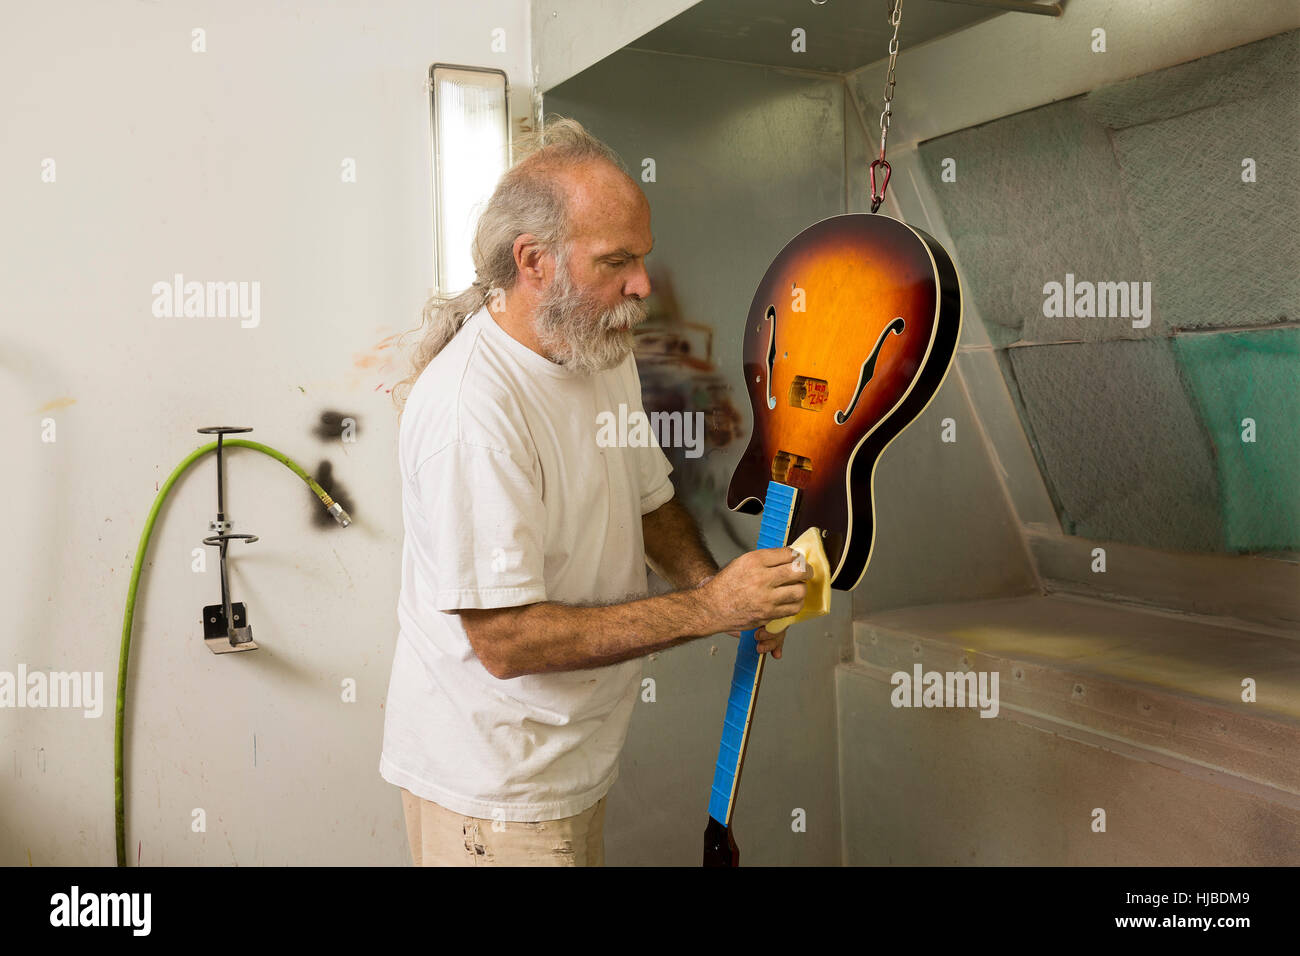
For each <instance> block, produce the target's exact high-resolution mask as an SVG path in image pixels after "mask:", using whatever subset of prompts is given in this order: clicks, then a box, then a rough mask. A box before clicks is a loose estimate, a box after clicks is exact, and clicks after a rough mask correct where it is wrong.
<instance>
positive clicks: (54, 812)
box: [0, 0, 531, 865]
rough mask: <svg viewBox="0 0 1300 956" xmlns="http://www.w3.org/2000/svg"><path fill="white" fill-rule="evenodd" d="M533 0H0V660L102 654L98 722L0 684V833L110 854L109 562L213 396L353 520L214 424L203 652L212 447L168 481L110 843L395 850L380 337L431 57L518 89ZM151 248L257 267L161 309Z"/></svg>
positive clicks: (406, 278) (403, 852)
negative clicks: (226, 529) (217, 444)
mask: <svg viewBox="0 0 1300 956" xmlns="http://www.w3.org/2000/svg"><path fill="white" fill-rule="evenodd" d="M527 17H528V13H527V4H526V3H524V2H523V0H480V2H478V3H475V4H473V5H456V4H449V3H430V2H425V0H382V2H374V3H366V4H364V5H358V4H354V3H341V2H331V3H313V4H290V5H285V4H276V5H266V4H254V3H241V4H223V3H215V2H206V0H201V2H199V3H197V4H189V5H186V6H184V7H183V8H182V7H177V6H174V5H168V4H159V3H131V2H122V0H119V2H111V3H82V4H75V5H73V6H68V5H26V6H20V7H16V8H14V9H12V10H9V11H7V13H6V27H5V29H6V35H7V36H8V37H9V38H10V39H11V41H12V40H16V39H17V38H21V42H10V43H9V44H7V51H6V55H5V57H3V59H0V129H3V130H4V133H3V139H4V149H3V150H0V207H3V208H4V209H5V219H6V225H7V228H6V229H4V230H3V232H2V233H0V259H3V261H4V263H5V268H4V270H3V271H2V272H0V302H3V309H4V321H3V326H2V327H0V401H2V402H3V404H4V407H5V408H6V409H8V414H6V415H5V416H4V420H3V422H2V423H0V429H3V433H2V434H3V444H4V447H5V448H6V449H8V450H9V454H7V455H6V456H5V467H4V471H5V479H4V491H5V494H4V499H5V501H6V513H7V528H6V531H7V538H8V540H7V543H6V553H7V554H8V555H9V556H10V564H9V567H10V568H11V569H12V570H11V572H10V573H9V574H6V575H5V576H4V578H3V580H2V581H0V603H2V604H3V606H4V607H5V609H6V612H5V615H4V617H5V622H6V623H5V625H4V627H3V631H2V636H0V670H4V671H10V672H14V671H16V670H17V668H18V667H19V665H24V666H25V667H26V668H28V669H29V670H33V671H35V670H43V671H49V670H57V671H74V670H75V671H90V672H95V673H101V674H102V675H103V687H104V694H105V695H106V696H107V697H108V701H107V702H106V703H105V704H104V706H103V711H102V715H101V716H99V717H97V718H93V719H92V718H85V717H83V716H82V715H81V712H73V711H70V710H64V709H46V710H30V709H23V710H16V709H3V710H0V807H2V808H3V809H2V810H0V862H3V863H6V864H26V863H27V862H28V861H29V860H30V861H31V862H33V863H35V864H38V865H41V864H45V865H49V864H111V863H112V862H113V861H114V828H113V703H112V695H113V692H114V686H115V683H116V675H117V662H118V650H119V641H120V636H121V629H122V613H123V604H124V601H125V597H126V591H127V579H128V577H129V574H130V569H131V562H132V559H133V557H134V554H135V551H136V546H137V542H138V539H139V536H140V532H141V528H142V526H143V523H144V520H145V518H146V516H147V514H148V512H149V508H150V506H151V503H152V502H153V499H154V495H155V492H156V489H157V488H158V485H159V483H160V482H162V481H163V480H165V479H166V477H167V476H168V474H169V472H170V471H171V470H172V468H173V467H174V466H175V465H176V464H177V463H178V462H179V461H180V460H181V459H182V458H183V457H184V456H185V455H187V454H188V453H189V452H190V451H192V450H193V449H195V448H196V447H198V446H199V445H200V444H201V443H205V442H206V441H207V439H206V438H204V437H203V436H200V435H198V434H196V433H195V429H196V428H198V427H200V426H205V425H216V424H233V425H251V426H253V427H254V429H255V430H254V431H253V432H252V433H251V434H250V435H249V436H247V437H249V438H251V439H253V440H257V441H261V442H265V443H267V444H269V445H272V446H274V447H275V448H278V449H280V450H281V451H283V452H285V453H286V454H288V455H290V456H291V457H294V458H296V459H297V460H298V461H299V462H300V463H301V464H302V465H303V466H304V467H305V468H306V469H307V470H308V471H309V472H312V473H313V474H315V475H316V476H318V477H319V478H320V479H321V480H322V482H323V483H325V484H326V485H327V486H328V487H330V488H331V489H332V490H333V493H334V495H335V496H336V497H337V498H338V499H339V500H340V501H342V502H343V504H344V506H345V507H346V508H347V509H348V510H349V511H350V512H351V515H352V518H353V524H352V526H351V527H349V528H347V529H341V528H339V527H338V526H336V525H335V524H334V522H333V521H332V520H331V519H329V518H328V517H327V516H325V515H324V512H323V510H322V509H321V508H320V506H319V505H318V504H317V503H316V501H315V499H314V497H313V496H312V495H311V494H310V492H309V491H308V490H307V489H306V487H305V486H304V485H303V483H302V482H301V481H300V480H299V479H297V478H296V477H295V476H294V475H292V474H291V473H290V472H289V471H288V470H287V469H286V468H285V467H284V466H283V465H281V464H279V463H277V462H275V461H272V460H271V459H269V458H266V457H264V456H262V455H259V454H257V453H255V452H251V451H247V450H240V451H236V452H233V453H231V454H230V455H229V456H228V461H227V464H228V472H227V478H228V486H227V511H228V513H229V515H230V517H231V518H232V520H233V521H234V524H235V528H234V530H235V531H236V532H246V533H253V534H256V535H258V536H259V538H260V540H258V541H257V542H255V543H252V544H244V543H236V544H234V545H232V561H231V567H232V588H233V592H234V595H235V598H236V599H237V600H241V601H244V602H247V605H248V609H249V615H250V622H251V624H252V627H253V636H254V638H255V640H257V641H258V642H259V643H260V644H261V645H262V646H261V648H260V649H259V650H257V651H254V652H252V653H246V654H234V655H223V656H221V657H217V656H214V655H213V654H211V653H210V652H209V651H208V650H207V649H206V648H205V647H204V645H203V642H202V640H201V636H200V630H199V614H200V610H201V608H202V607H203V606H204V605H207V604H211V603H215V602H216V601H218V600H219V597H220V583H219V577H218V569H217V563H216V562H215V561H214V560H213V557H214V555H215V551H214V550H213V549H208V548H204V547H203V546H202V544H201V539H202V538H203V537H204V536H206V535H207V534H209V532H208V528H207V524H208V521H209V520H210V519H211V518H213V517H214V515H215V511H216V500H215V498H216V494H215V491H216V489H215V484H216V480H215V462H214V461H213V460H211V459H209V460H205V461H203V462H201V463H200V464H199V465H196V466H195V467H194V468H193V469H191V471H190V472H189V473H188V474H187V475H186V476H185V477H183V478H182V479H181V480H180V481H179V482H178V483H177V485H176V487H175V489H174V491H173V492H172V495H171V497H170V499H169V501H168V502H167V504H166V506H165V507H164V508H163V510H162V513H161V515H160V517H159V520H158V523H157V526H156V528H155V530H154V534H153V541H152V545H151V547H150V550H149V560H148V563H147V566H146V568H145V572H144V578H143V583H142V587H141V590H140V595H139V599H138V602H137V605H136V617H135V632H134V642H133V645H132V658H131V669H130V683H129V698H128V716H129V719H128V721H127V741H128V747H127V755H128V760H127V785H128V786H127V824H128V827H127V835H128V843H129V854H128V855H129V858H130V860H131V862H133V863H134V862H135V861H136V860H137V859H138V860H139V861H140V862H142V863H144V864H174V865H190V864H205V865H229V864H234V863H238V864H240V865H255V864H267V865H283V864H397V865H400V864H404V863H406V862H407V861H408V860H409V854H408V850H407V846H406V837H405V832H404V828H403V823H402V816H401V805H400V801H399V798H398V793H397V791H396V789H395V788H393V787H392V786H391V785H389V784H387V783H385V782H384V781H383V780H382V779H381V778H380V777H379V773H378V761H379V749H380V741H381V737H382V729H383V716H384V715H383V710H382V707H383V702H384V696H385V693H386V690H387V682H388V674H389V667H390V663H391V660H392V649H393V645H394V642H395V639H396V627H397V624H396V616H395V604H396V599H397V587H398V580H399V569H400V542H401V533H402V526H401V513H400V503H399V498H398V485H397V480H396V469H395V467H394V462H395V458H394V456H395V451H394V448H395V440H396V416H395V412H394V410H393V408H392V405H391V400H390V397H389V395H388V394H387V390H388V389H389V388H391V387H392V385H393V384H394V382H395V381H397V380H398V379H399V378H400V377H401V376H402V375H404V374H405V372H404V369H401V368H400V366H398V365H395V364H391V360H390V356H391V355H392V354H393V352H394V347H393V346H394V344H395V343H394V336H395V335H396V334H397V333H399V332H401V331H403V330H406V329H410V328H413V327H414V326H415V325H416V323H417V322H418V321H419V310H420V307H421V305H422V303H423V301H424V298H425V295H426V291H427V289H428V288H429V286H430V285H431V283H432V268H431V250H432V245H431V243H432V239H431V226H430V218H431V217H430V207H431V193H430V185H429V182H430V174H429V155H430V154H429V135H428V99H427V95H426V93H425V91H424V82H425V76H426V73H427V70H428V67H429V65H430V64H431V63H433V62H436V61H450V62H456V63H471V64H481V65H487V66H502V67H504V68H505V69H506V70H507V71H508V72H509V75H510V78H511V84H512V87H513V89H514V90H515V91H516V94H517V95H516V97H515V100H514V103H513V106H514V109H513V112H514V113H515V116H516V118H517V119H526V118H527V117H528V116H529V113H530V110H529V94H530V89H529V87H530V82H529V77H530V73H531V69H530V64H529V43H528V37H527ZM498 28H499V29H500V30H502V31H504V32H503V33H498V34H496V35H495V36H494V34H493V31H494V30H496V29H498ZM196 29H201V30H203V31H204V35H203V39H204V40H205V42H206V52H202V53H198V52H194V51H193V49H192V44H194V43H195V42H196V41H195V37H194V34H193V31H195V30H196ZM494 39H495V40H496V41H497V42H498V44H499V43H500V42H501V41H502V40H504V51H500V50H494V49H493V46H492V44H493V41H494ZM47 159H48V160H51V161H52V162H53V164H54V166H53V169H54V171H55V173H56V175H57V178H56V179H55V180H54V181H52V182H45V181H43V179H42V174H43V172H44V171H46V170H47V169H49V168H50V167H48V166H44V165H43V164H45V163H46V161H47ZM349 160H351V161H355V182H348V181H345V178H344V177H345V172H346V171H347V167H345V164H346V163H348V161H349ZM175 274H182V275H183V276H184V277H185V279H187V280H197V281H202V282H206V281H235V282H248V283H253V282H257V283H260V286H259V288H260V302H259V306H260V309H259V313H258V315H257V323H256V326H255V327H248V328H245V327H242V326H243V323H241V320H240V319H239V318H220V317H217V318H197V317H191V318H163V317H158V316H155V315H154V314H153V309H152V307H153V302H154V295H153V294H152V291H151V290H152V286H153V284H154V283H155V282H159V281H163V282H167V281H170V280H171V279H172V277H173V276H174V275H175ZM248 288H249V289H251V288H252V286H251V285H250V286H249V287H248ZM343 417H348V418H351V419H353V421H354V422H355V432H354V434H352V435H349V436H348V437H350V438H354V439H355V440H353V441H344V440H343V437H344V436H343V434H342V429H341V425H340V421H341V418H343ZM49 438H54V439H56V440H53V441H50V440H46V439H49ZM196 550H197V551H198V552H200V553H206V557H207V564H206V571H203V572H196V571H195V570H194V567H193V564H194V562H195V552H196ZM346 680H352V681H355V683H356V702H355V703H347V702H344V700H343V699H342V687H343V682H344V681H346ZM196 808H201V809H202V810H204V811H205V812H206V827H207V829H206V832H203V833H197V832H193V831H192V830H191V820H192V814H193V812H194V811H195V809H196Z"/></svg>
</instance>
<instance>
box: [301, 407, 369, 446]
mask: <svg viewBox="0 0 1300 956" xmlns="http://www.w3.org/2000/svg"><path fill="white" fill-rule="evenodd" d="M360 422H361V419H360V418H359V417H358V416H356V415H349V414H347V413H346V412H334V411H325V412H321V413H320V423H319V424H318V425H317V426H316V427H315V428H314V429H312V434H313V435H315V436H316V437H317V438H319V439H320V440H321V441H335V440H337V439H339V438H344V437H345V435H344V433H345V432H346V433H347V435H346V439H347V440H348V441H356V438H357V433H358V431H359V429H360Z"/></svg>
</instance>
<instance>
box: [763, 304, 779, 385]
mask: <svg viewBox="0 0 1300 956" xmlns="http://www.w3.org/2000/svg"><path fill="white" fill-rule="evenodd" d="M763 318H765V319H768V320H769V321H771V323H772V325H771V327H770V328H769V329H768V338H767V407H768V408H776V396H775V395H773V394H772V369H773V367H775V365H776V306H774V305H769V306H768V307H767V312H766V313H765V314H764V315H763Z"/></svg>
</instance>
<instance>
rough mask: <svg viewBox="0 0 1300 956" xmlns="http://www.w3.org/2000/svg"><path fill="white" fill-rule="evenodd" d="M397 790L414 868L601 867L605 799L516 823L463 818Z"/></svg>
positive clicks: (603, 845) (460, 815) (404, 790)
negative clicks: (566, 813) (558, 814)
mask: <svg viewBox="0 0 1300 956" xmlns="http://www.w3.org/2000/svg"><path fill="white" fill-rule="evenodd" d="M398 789H399V790H401V791H402V812H403V813H404V814H405V815H406V836H407V839H409V840H410V842H411V856H412V858H413V859H414V860H415V865H416V866H604V865H605V798H604V797H601V798H600V800H599V801H597V802H596V803H595V804H594V805H593V806H591V807H588V808H587V809H586V810H583V811H582V812H581V813H579V814H576V815H575V816H571V817H564V818H562V819H560V820H545V821H543V822H541V823H514V822H512V821H509V820H502V821H494V820H485V819H483V818H482V817H467V816H465V815H463V814H460V813H454V812H453V811H451V810H448V809H447V808H446V807H443V806H440V805H439V804H436V803H432V802H430V801H428V800H424V799H422V798H420V797H417V796H416V795H415V794H413V793H411V792H410V791H409V790H407V789H406V788H405V787H398ZM494 825H495V829H494Z"/></svg>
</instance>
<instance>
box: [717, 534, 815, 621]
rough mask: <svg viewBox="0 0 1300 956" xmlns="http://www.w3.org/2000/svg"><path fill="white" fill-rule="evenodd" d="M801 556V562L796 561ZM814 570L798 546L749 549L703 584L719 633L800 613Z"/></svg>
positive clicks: (799, 560)
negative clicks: (796, 547) (795, 548)
mask: <svg viewBox="0 0 1300 956" xmlns="http://www.w3.org/2000/svg"><path fill="white" fill-rule="evenodd" d="M796 559H797V562H796ZM812 576H813V573H812V569H811V568H810V567H808V564H807V562H806V561H804V559H803V555H801V554H800V553H799V552H798V551H796V550H794V548H760V549H758V550H757V551H747V552H745V553H744V554H742V555H740V557H738V558H736V559H735V560H734V561H732V562H731V563H730V564H728V565H727V566H726V567H725V568H723V569H722V570H721V571H719V572H718V573H717V574H715V575H713V577H711V578H709V579H708V580H706V581H705V582H704V583H703V584H701V585H700V590H701V591H703V592H704V593H703V595H702V597H703V600H704V602H705V605H706V606H707V607H708V609H709V611H710V613H711V614H712V615H714V618H715V627H716V631H715V633H724V632H725V633H736V632H739V631H749V630H755V629H757V628H761V627H763V626H764V625H765V624H767V623H768V622H769V621H775V620H777V619H778V618H782V617H789V616H790V615H792V614H797V613H799V610H800V608H802V607H803V601H804V597H805V596H806V595H807V593H808V585H807V584H805V583H804V582H805V581H808V580H811V578H812Z"/></svg>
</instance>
